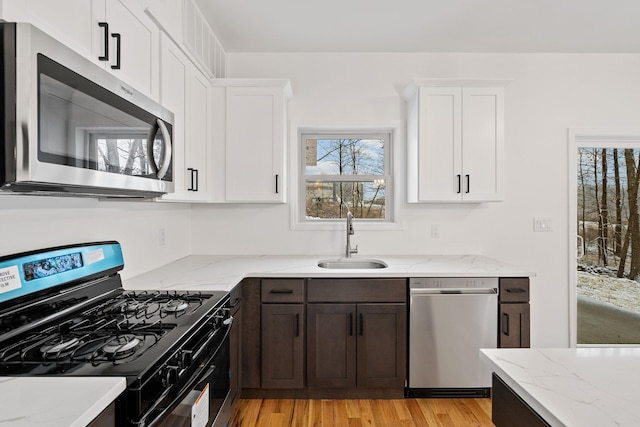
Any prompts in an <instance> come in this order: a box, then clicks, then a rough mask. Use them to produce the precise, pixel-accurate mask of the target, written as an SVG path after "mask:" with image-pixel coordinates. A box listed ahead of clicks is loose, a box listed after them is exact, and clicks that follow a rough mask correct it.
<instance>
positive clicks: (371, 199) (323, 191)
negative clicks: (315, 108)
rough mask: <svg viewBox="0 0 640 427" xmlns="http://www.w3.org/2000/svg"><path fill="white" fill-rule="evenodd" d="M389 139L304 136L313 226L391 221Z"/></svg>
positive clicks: (307, 194) (305, 173) (307, 209)
mask: <svg viewBox="0 0 640 427" xmlns="http://www.w3.org/2000/svg"><path fill="white" fill-rule="evenodd" d="M389 139H390V138H389V135H388V134H387V135H379V134H371V135H362V134H359V135H340V134H337V135H334V134H331V135H329V134H313V135H310V134H307V135H303V138H302V141H303V148H304V169H303V178H304V185H305V215H306V219H307V220H311V221H313V220H325V219H339V218H344V217H345V216H346V213H347V210H349V211H351V213H352V214H353V216H354V217H355V218H363V219H373V220H386V219H388V212H387V203H386V202H387V196H388V185H387V184H388V182H389V172H388V170H389V164H388V154H387V153H388V144H389Z"/></svg>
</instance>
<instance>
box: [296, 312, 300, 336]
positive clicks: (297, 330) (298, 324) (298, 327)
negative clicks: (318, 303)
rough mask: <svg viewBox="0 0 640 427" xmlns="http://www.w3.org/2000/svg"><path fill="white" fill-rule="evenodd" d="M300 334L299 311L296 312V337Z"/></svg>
mask: <svg viewBox="0 0 640 427" xmlns="http://www.w3.org/2000/svg"><path fill="white" fill-rule="evenodd" d="M299 336H300V313H296V337H299Z"/></svg>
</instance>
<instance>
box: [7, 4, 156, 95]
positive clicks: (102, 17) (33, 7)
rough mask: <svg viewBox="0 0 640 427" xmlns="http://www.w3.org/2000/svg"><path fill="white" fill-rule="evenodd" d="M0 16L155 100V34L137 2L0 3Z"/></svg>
mask: <svg viewBox="0 0 640 427" xmlns="http://www.w3.org/2000/svg"><path fill="white" fill-rule="evenodd" d="M0 8H1V11H0V18H2V19H3V20H5V21H8V22H28V23H31V24H33V25H35V26H36V27H38V28H39V29H41V30H42V31H44V32H45V33H47V34H49V35H51V36H52V37H54V38H55V39H57V40H59V41H61V42H62V43H64V44H65V45H67V46H69V47H70V48H71V49H73V50H74V51H76V52H78V53H79V54H81V55H83V56H84V57H85V58H87V59H89V60H91V61H93V62H94V63H96V64H98V65H100V66H101V67H104V69H105V70H107V71H108V72H110V73H112V74H113V75H115V76H116V77H117V78H118V79H120V80H122V81H124V82H126V83H128V84H130V85H131V86H133V87H135V88H136V90H138V91H140V92H142V93H143V94H145V95H147V96H148V97H150V98H152V99H153V100H155V101H157V100H158V63H159V60H158V52H159V48H158V46H159V39H160V30H159V29H158V27H157V26H156V25H155V23H154V22H153V21H152V20H151V18H149V17H148V16H147V15H146V14H145V13H144V10H142V8H141V7H140V5H139V4H138V3H137V2H132V1H126V0H108V1H107V0H56V1H51V0H3V1H1V2H0Z"/></svg>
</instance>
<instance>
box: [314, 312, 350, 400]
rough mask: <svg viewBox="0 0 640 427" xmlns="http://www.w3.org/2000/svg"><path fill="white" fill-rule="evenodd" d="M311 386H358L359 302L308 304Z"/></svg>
mask: <svg viewBox="0 0 640 427" xmlns="http://www.w3.org/2000/svg"><path fill="white" fill-rule="evenodd" d="M307 311H308V317H307V322H308V326H307V335H308V338H307V382H308V384H309V388H353V387H355V386H356V335H355V334H356V305H355V304H308V305H307Z"/></svg>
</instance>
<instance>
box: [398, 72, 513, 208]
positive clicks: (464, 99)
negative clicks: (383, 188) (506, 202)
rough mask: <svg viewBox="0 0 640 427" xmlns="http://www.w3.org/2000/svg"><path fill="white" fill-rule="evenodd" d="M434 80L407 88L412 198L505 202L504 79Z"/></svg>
mask: <svg viewBox="0 0 640 427" xmlns="http://www.w3.org/2000/svg"><path fill="white" fill-rule="evenodd" d="M430 84H432V82H431V81H428V80H427V81H416V83H414V84H412V85H410V86H409V87H408V88H407V90H406V91H405V98H406V99H407V125H408V128H407V153H408V157H407V172H408V177H407V178H408V182H407V190H408V194H407V200H408V202H410V203H417V202H487V201H499V200H502V197H503V195H502V174H503V169H504V168H503V152H504V84H505V83H504V82H495V81H492V82H491V85H489V84H490V83H488V82H480V83H476V82H474V83H468V82H467V83H465V84H466V86H465V85H460V86H453V85H448V86H431V85H430ZM481 84H486V86H480V85H481Z"/></svg>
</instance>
